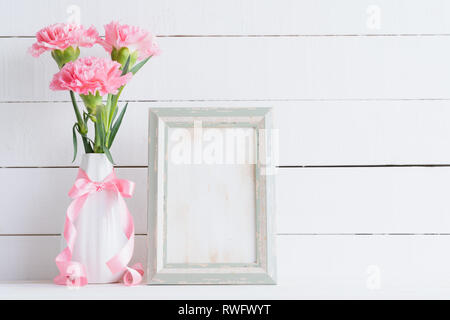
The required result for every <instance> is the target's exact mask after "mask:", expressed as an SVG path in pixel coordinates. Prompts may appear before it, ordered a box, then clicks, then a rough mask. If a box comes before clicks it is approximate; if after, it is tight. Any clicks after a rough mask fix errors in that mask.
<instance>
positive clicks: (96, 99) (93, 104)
mask: <svg viewBox="0 0 450 320" xmlns="http://www.w3.org/2000/svg"><path fill="white" fill-rule="evenodd" d="M80 97H81V99H82V100H83V102H84V105H85V106H86V109H87V112H88V114H89V117H90V118H91V120H92V121H94V122H95V121H96V118H95V115H96V114H97V106H100V105H102V96H101V95H100V94H99V93H98V91H97V93H96V94H95V95H93V94H92V93H89V94H88V95H85V94H80Z"/></svg>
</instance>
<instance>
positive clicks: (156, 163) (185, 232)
mask: <svg viewBox="0 0 450 320" xmlns="http://www.w3.org/2000/svg"><path fill="white" fill-rule="evenodd" d="M199 123H200V124H201V128H202V130H209V131H210V132H215V134H219V133H220V134H228V133H229V132H235V131H236V130H238V129H239V130H246V131H245V132H246V138H248V139H247V140H246V143H245V144H241V145H240V146H244V148H245V147H248V150H250V151H251V150H254V152H255V155H254V157H253V160H254V163H243V164H241V163H238V164H234V163H232V164H231V165H229V164H228V163H227V164H226V165H225V166H222V167H214V166H216V165H220V164H223V163H219V160H220V159H223V157H222V158H220V157H218V158H217V159H219V160H218V161H217V163H213V167H208V164H204V163H200V164H201V166H199V165H198V164H199V163H198V161H197V162H195V160H194V164H193V165H190V164H189V163H188V164H185V163H183V164H182V165H185V166H184V167H176V164H173V162H175V161H174V160H172V158H173V154H176V153H175V151H174V150H175V147H178V146H177V145H174V142H173V141H175V139H173V136H174V135H175V132H178V131H180V132H181V131H182V130H184V131H183V132H187V133H189V134H190V133H192V132H193V133H194V134H193V136H194V138H193V139H192V140H191V142H192V143H191V144H190V146H192V144H195V143H196V142H197V141H198V140H199V138H198V136H199V135H197V138H196V130H199V129H198V124H199ZM177 130H178V131H177ZM240 132H241V131H240ZM242 132H244V131H242ZM247 133H248V134H247ZM205 135H206V134H202V135H201V139H203V138H204V137H205ZM169 136H170V137H169ZM188 136H189V138H186V139H185V141H188V142H189V141H190V140H189V139H191V138H192V137H191V136H190V135H188ZM218 136H219V137H220V135H218ZM242 137H244V135H243V136H242ZM216 140H217V141H222V140H220V139H216ZM179 141H181V140H179ZM222 142H223V141H222ZM247 142H248V143H247ZM177 143H178V142H177ZM180 143H181V142H180ZM183 143H184V142H183ZM272 144H273V143H272V111H271V109H270V108H152V109H150V114H149V160H148V161H149V166H148V183H149V189H148V217H149V219H148V235H149V240H148V241H149V255H148V273H147V274H148V283H149V284H275V283H276V262H275V238H276V236H275V216H274V164H273V163H272V158H273V157H272ZM188 145H189V144H188ZM204 149H206V148H204ZM229 149H230V150H235V149H236V148H235V147H234V146H233V147H232V148H229ZM218 150H219V149H218ZM172 151H174V152H172ZM203 151H204V150H203V149H202V150H201V152H200V154H201V155H204V154H206V153H204V154H203V153H202V152H203ZM171 152H172V153H171ZM194 153H196V154H197V155H198V152H196V151H195V150H194ZM213 153H214V154H215V155H216V154H219V152H216V150H215V151H214V152H213ZM250 153H251V152H249V154H250ZM180 154H181V153H180ZM195 157H196V155H195V154H194V155H192V154H189V157H185V158H184V159H193V158H195ZM248 158H250V157H248ZM197 160H198V159H197ZM192 168H195V170H194V169H192ZM211 168H212V169H211ZM191 169H192V170H191ZM196 170H197V171H196ZM198 170H209V171H205V174H202V173H201V174H198V172H203V171H198ZM191 171H192V172H191ZM242 172H244V173H243V174H241V173H242ZM208 179H211V183H209V181H208ZM227 183H228V184H227ZM237 184H238V185H237ZM224 185H225V186H224ZM191 186H192V187H191ZM206 186H208V189H206ZM222 187H223V188H224V189H226V190H225V191H224V192H222V191H221V190H222V189H220V190H219V189H217V188H222ZM210 189H212V191H211V190H210ZM216 189H217V190H216ZM205 190H206V191H205ZM208 192H210V193H208ZM207 193H208V194H211V196H209V195H206V194H207ZM222 197H223V198H222ZM183 201H184V202H183ZM227 201H228V202H227ZM183 205H184V207H183ZM228 206H229V208H228ZM193 208H194V209H193ZM216 224H217V225H216ZM226 228H228V229H226ZM245 228H248V231H247V230H246V229H245ZM202 232H204V233H205V238H202V236H203V235H202ZM215 244H217V245H216V247H214V245H215Z"/></svg>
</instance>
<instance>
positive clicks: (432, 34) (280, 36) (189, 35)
mask: <svg viewBox="0 0 450 320" xmlns="http://www.w3.org/2000/svg"><path fill="white" fill-rule="evenodd" d="M448 36H450V34H449V33H342V34H336V33H324V34H159V35H156V37H157V38H324V37H338V38H351V37H448ZM102 37H104V36H103V35H102ZM34 38H35V36H33V35H2V36H0V39H34Z"/></svg>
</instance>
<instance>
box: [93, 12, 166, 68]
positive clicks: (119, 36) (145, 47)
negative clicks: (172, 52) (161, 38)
mask: <svg viewBox="0 0 450 320" xmlns="http://www.w3.org/2000/svg"><path fill="white" fill-rule="evenodd" d="M99 43H100V44H101V45H102V46H103V48H105V50H106V51H108V52H109V53H112V51H113V50H114V49H116V50H120V49H122V48H128V49H129V50H130V51H131V52H136V51H137V59H138V60H144V59H146V58H148V57H151V56H154V55H157V54H159V48H158V45H157V44H156V42H155V41H154V40H153V36H152V35H151V34H150V32H148V31H146V30H143V29H141V28H139V27H136V26H129V25H126V24H122V25H121V24H119V23H118V22H116V21H113V22H111V23H110V24H107V25H105V40H100V41H99Z"/></svg>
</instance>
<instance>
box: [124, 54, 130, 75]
mask: <svg viewBox="0 0 450 320" xmlns="http://www.w3.org/2000/svg"><path fill="white" fill-rule="evenodd" d="M130 60H131V56H130V55H129V56H128V59H127V62H125V65H124V66H123V69H122V75H123V76H124V75H126V74H127V73H128V68H129V67H130Z"/></svg>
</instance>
